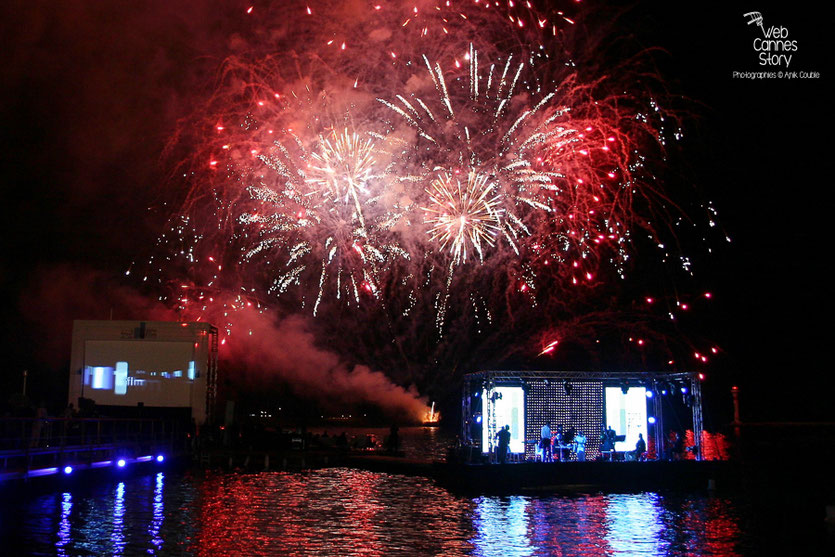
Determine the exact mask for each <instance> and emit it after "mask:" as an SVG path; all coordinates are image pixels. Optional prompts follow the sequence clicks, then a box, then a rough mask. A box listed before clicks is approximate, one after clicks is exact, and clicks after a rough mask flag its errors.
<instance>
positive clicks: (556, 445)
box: [539, 422, 586, 462]
mask: <svg viewBox="0 0 835 557" xmlns="http://www.w3.org/2000/svg"><path fill="white" fill-rule="evenodd" d="M539 449H540V451H542V461H543V462H554V458H556V459H557V460H558V461H559V462H565V461H567V460H568V459H569V458H570V457H571V453H572V452H574V454H576V455H577V460H579V461H584V460H586V435H585V434H584V433H583V432H582V431H578V430H576V429H574V428H573V427H569V428H568V430H566V431H565V432H563V429H562V425H558V426H557V430H556V431H555V432H552V431H551V422H545V425H544V426H542V429H541V431H540V439H539Z"/></svg>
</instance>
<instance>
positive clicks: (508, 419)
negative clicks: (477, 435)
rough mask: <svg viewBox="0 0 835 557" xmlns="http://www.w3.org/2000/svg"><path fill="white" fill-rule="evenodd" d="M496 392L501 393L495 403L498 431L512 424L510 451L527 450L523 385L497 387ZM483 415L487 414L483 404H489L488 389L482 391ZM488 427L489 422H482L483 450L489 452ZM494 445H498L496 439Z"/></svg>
mask: <svg viewBox="0 0 835 557" xmlns="http://www.w3.org/2000/svg"><path fill="white" fill-rule="evenodd" d="M493 392H494V393H497V394H499V395H501V398H497V400H496V402H495V403H494V411H495V417H496V431H498V430H499V429H501V428H503V427H504V426H506V425H509V426H510V447H509V449H510V452H512V453H523V452H525V393H524V391H523V390H522V387H496V388H494V389H493ZM481 399H482V401H483V402H482V416H485V419H486V416H487V408H484V407H483V406H484V405H485V404H488V402H487V391H486V390H485V391H483V392H482V397H481ZM488 429H489V428H488V427H487V424H482V430H481V431H482V433H481V450H482V451H483V452H487V448H488V447H489V443H488V439H487V436H488ZM493 445H494V446H495V445H496V440H495V439H494V440H493Z"/></svg>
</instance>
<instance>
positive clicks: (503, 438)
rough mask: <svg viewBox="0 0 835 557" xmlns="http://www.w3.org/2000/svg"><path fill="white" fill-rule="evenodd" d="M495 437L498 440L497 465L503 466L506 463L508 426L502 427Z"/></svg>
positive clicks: (508, 436) (508, 441) (508, 437)
mask: <svg viewBox="0 0 835 557" xmlns="http://www.w3.org/2000/svg"><path fill="white" fill-rule="evenodd" d="M496 437H497V438H498V439H499V449H498V456H499V464H504V463H505V462H506V461H507V449H508V447H509V446H510V426H509V425H506V426H504V427H503V428H502V429H501V430H499V432H498V433H497V434H496Z"/></svg>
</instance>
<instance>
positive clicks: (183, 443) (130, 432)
mask: <svg viewBox="0 0 835 557" xmlns="http://www.w3.org/2000/svg"><path fill="white" fill-rule="evenodd" d="M187 433H188V432H187V431H185V428H184V426H183V424H182V423H181V422H176V421H167V420H160V419H118V418H0V474H5V475H9V474H11V475H14V476H27V475H28V474H29V472H30V471H31V470H37V469H44V468H49V467H56V466H64V465H81V466H86V467H92V466H94V464H95V463H97V462H102V461H108V460H112V459H116V458H137V457H140V456H141V455H150V454H157V453H160V452H161V451H162V452H165V453H166V454H169V455H172V454H176V453H182V452H184V451H185V450H187V448H188V435H187Z"/></svg>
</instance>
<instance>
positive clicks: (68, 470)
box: [64, 466, 72, 476]
mask: <svg viewBox="0 0 835 557" xmlns="http://www.w3.org/2000/svg"><path fill="white" fill-rule="evenodd" d="M64 474H66V475H68V476H69V475H70V474H72V466H64Z"/></svg>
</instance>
